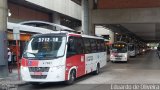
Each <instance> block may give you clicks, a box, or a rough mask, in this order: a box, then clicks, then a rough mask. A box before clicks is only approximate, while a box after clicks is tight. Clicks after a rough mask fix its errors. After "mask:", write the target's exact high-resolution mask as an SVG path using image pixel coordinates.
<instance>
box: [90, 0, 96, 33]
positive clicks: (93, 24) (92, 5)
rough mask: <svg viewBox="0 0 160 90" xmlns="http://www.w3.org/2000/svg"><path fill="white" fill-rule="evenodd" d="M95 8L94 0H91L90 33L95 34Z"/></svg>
mask: <svg viewBox="0 0 160 90" xmlns="http://www.w3.org/2000/svg"><path fill="white" fill-rule="evenodd" d="M93 9H94V1H93V0H89V10H88V12H89V35H95V23H93V21H92V11H93Z"/></svg>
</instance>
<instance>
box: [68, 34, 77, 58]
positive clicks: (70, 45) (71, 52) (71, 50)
mask: <svg viewBox="0 0 160 90" xmlns="http://www.w3.org/2000/svg"><path fill="white" fill-rule="evenodd" d="M75 43H76V42H75V38H74V37H69V39H68V48H67V57H69V56H72V55H75V54H76V47H75V46H76V45H75Z"/></svg>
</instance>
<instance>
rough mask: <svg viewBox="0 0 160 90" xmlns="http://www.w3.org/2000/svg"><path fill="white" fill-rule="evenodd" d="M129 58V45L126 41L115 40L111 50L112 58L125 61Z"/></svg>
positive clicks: (112, 59)
mask: <svg viewBox="0 0 160 90" xmlns="http://www.w3.org/2000/svg"><path fill="white" fill-rule="evenodd" d="M127 59H128V46H127V43H125V42H115V43H114V44H113V45H112V49H111V52H110V60H111V61H112V62H115V61H125V62H127Z"/></svg>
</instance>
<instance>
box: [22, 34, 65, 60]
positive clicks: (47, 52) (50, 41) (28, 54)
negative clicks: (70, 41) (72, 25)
mask: <svg viewBox="0 0 160 90" xmlns="http://www.w3.org/2000/svg"><path fill="white" fill-rule="evenodd" d="M65 45H66V37H64V36H43V37H42V36H41V37H34V38H32V39H31V40H30V41H29V42H28V45H27V46H26V49H25V51H24V53H23V57H24V58H30V59H39V60H42V59H47V60H48V59H53V58H58V57H61V56H63V55H64V52H65Z"/></svg>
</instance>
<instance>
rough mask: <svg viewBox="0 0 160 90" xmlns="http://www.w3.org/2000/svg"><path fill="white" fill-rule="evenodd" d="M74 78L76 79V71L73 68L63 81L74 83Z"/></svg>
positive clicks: (68, 83)
mask: <svg viewBox="0 0 160 90" xmlns="http://www.w3.org/2000/svg"><path fill="white" fill-rule="evenodd" d="M75 79H76V71H75V70H72V71H71V72H70V75H69V80H67V81H66V82H65V84H67V85H71V84H73V83H74V81H75Z"/></svg>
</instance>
